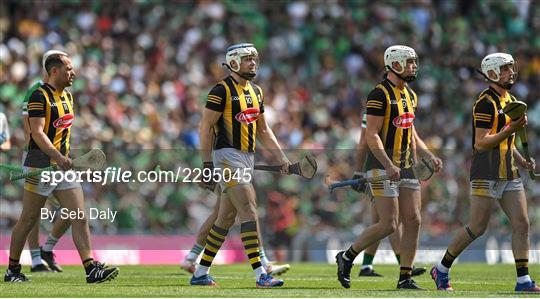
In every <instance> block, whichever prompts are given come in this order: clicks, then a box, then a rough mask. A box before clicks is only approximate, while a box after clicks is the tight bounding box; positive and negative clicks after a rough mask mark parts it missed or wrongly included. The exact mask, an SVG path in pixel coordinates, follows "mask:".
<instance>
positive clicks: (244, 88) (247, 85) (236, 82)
mask: <svg viewBox="0 0 540 299" xmlns="http://www.w3.org/2000/svg"><path fill="white" fill-rule="evenodd" d="M229 77H231V79H232V81H233V82H234V84H236V85H238V86H240V87H241V88H242V90H247V89H248V88H249V84H251V82H249V80H247V84H246V87H243V86H241V85H240V83H238V81H236V79H234V77H233V76H229Z"/></svg>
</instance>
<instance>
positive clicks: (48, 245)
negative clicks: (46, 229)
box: [42, 234, 58, 252]
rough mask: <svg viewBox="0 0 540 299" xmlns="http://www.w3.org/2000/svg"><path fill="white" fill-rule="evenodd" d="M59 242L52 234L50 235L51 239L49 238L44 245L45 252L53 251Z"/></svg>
mask: <svg viewBox="0 0 540 299" xmlns="http://www.w3.org/2000/svg"><path fill="white" fill-rule="evenodd" d="M57 242H58V239H57V238H55V237H53V236H52V235H51V234H49V237H47V241H46V242H45V244H43V247H42V249H43V251H48V252H50V251H53V248H54V246H55V245H56V243H57Z"/></svg>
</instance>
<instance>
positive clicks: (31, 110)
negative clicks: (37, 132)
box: [27, 90, 45, 117]
mask: <svg viewBox="0 0 540 299" xmlns="http://www.w3.org/2000/svg"><path fill="white" fill-rule="evenodd" d="M27 108H28V117H45V96H44V95H43V93H42V92H41V91H39V90H34V92H33V93H32V95H31V96H30V98H29V99H28V106H27Z"/></svg>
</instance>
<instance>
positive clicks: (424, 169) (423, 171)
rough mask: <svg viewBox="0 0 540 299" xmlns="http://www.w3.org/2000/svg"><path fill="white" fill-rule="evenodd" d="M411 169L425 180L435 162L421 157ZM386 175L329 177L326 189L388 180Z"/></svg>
mask: <svg viewBox="0 0 540 299" xmlns="http://www.w3.org/2000/svg"><path fill="white" fill-rule="evenodd" d="M412 171H413V174H414V177H415V178H416V179H418V180H420V181H427V180H429V179H430V178H431V177H432V176H433V173H434V172H435V163H434V162H433V160H426V159H422V160H421V161H420V163H418V164H415V165H413V167H412ZM388 179H389V176H388V175H381V176H376V177H371V178H360V179H354V180H345V181H331V180H330V178H329V177H326V178H325V184H326V185H328V189H330V192H333V191H334V189H336V188H341V187H347V186H354V185H358V184H365V183H372V182H380V181H384V180H388Z"/></svg>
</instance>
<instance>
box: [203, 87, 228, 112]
mask: <svg viewBox="0 0 540 299" xmlns="http://www.w3.org/2000/svg"><path fill="white" fill-rule="evenodd" d="M226 97H227V92H226V91H225V86H223V85H222V84H218V85H216V86H214V88H212V90H211V91H210V93H208V96H207V97H206V106H205V107H206V108H208V109H210V110H214V111H217V112H223V110H225V99H226Z"/></svg>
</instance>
